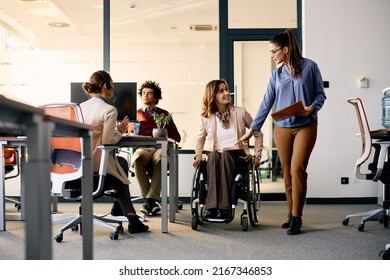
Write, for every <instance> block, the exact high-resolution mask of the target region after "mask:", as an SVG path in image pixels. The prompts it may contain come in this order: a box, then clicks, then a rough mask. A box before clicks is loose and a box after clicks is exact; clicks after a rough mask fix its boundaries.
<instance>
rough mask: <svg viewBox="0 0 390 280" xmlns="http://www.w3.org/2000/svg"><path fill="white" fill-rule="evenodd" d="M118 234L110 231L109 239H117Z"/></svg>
mask: <svg viewBox="0 0 390 280" xmlns="http://www.w3.org/2000/svg"><path fill="white" fill-rule="evenodd" d="M118 237H119V234H118V233H116V232H111V233H110V239H111V240H118Z"/></svg>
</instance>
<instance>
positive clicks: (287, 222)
mask: <svg viewBox="0 0 390 280" xmlns="http://www.w3.org/2000/svg"><path fill="white" fill-rule="evenodd" d="M291 219H292V214H291V213H288V215H287V221H286V222H285V223H283V224H282V228H289V227H290V223H291Z"/></svg>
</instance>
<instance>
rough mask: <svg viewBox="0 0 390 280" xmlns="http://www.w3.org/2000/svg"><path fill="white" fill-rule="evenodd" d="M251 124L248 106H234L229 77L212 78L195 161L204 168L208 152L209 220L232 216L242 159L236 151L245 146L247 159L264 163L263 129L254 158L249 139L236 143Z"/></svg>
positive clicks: (204, 104) (196, 165) (257, 133)
mask: <svg viewBox="0 0 390 280" xmlns="http://www.w3.org/2000/svg"><path fill="white" fill-rule="evenodd" d="M251 123H252V116H251V115H250V114H249V113H248V112H247V111H246V109H245V108H243V107H237V106H234V105H232V103H231V97H230V91H229V88H228V84H227V82H226V81H225V80H212V81H210V82H209V83H208V84H207V85H206V88H205V93H204V95H203V101H202V112H201V121H200V129H199V133H198V137H197V141H196V148H195V160H194V162H193V166H194V167H195V168H197V167H200V165H201V162H202V154H204V153H208V156H207V164H206V170H205V171H206V172H205V173H206V174H207V182H208V190H207V198H206V203H205V209H206V211H205V215H204V218H205V219H211V218H216V219H222V220H231V219H232V203H231V186H232V182H233V179H234V178H233V175H234V172H235V165H236V162H237V159H238V156H237V153H236V152H238V151H239V149H242V150H241V152H244V151H245V154H244V155H248V156H247V157H246V158H247V159H249V158H250V159H251V160H252V164H253V165H254V166H256V167H257V166H259V165H260V159H261V152H262V149H263V133H262V132H261V131H258V132H256V133H255V134H254V138H255V148H254V157H250V153H249V149H248V142H246V143H243V142H240V143H239V144H238V145H236V144H235V143H236V142H237V140H238V139H240V138H241V137H242V136H243V135H244V134H245V130H246V128H249V127H250V125H251ZM206 142H207V143H208V144H209V146H208V147H207V149H208V151H209V152H207V151H206V150H204V146H205V143H206ZM229 149H230V151H229ZM233 149H235V150H234V151H235V152H233Z"/></svg>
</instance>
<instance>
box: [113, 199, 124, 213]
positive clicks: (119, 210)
mask: <svg viewBox="0 0 390 280" xmlns="http://www.w3.org/2000/svg"><path fill="white" fill-rule="evenodd" d="M111 215H112V216H124V214H123V211H122V208H121V206H120V204H119V202H118V200H115V201H114V204H113V205H112V208H111Z"/></svg>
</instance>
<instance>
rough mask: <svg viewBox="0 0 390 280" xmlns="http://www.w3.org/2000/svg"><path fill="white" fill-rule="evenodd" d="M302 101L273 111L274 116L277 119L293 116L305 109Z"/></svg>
mask: <svg viewBox="0 0 390 280" xmlns="http://www.w3.org/2000/svg"><path fill="white" fill-rule="evenodd" d="M304 109H305V107H303V103H302V101H300V100H299V101H298V102H295V103H293V104H291V105H290V106H287V107H286V108H283V109H281V110H279V111H276V112H273V113H272V114H271V116H272V118H273V119H274V120H275V121H277V122H278V121H281V120H284V119H288V118H291V117H293V116H294V115H295V114H296V113H297V112H299V111H302V110H304Z"/></svg>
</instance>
